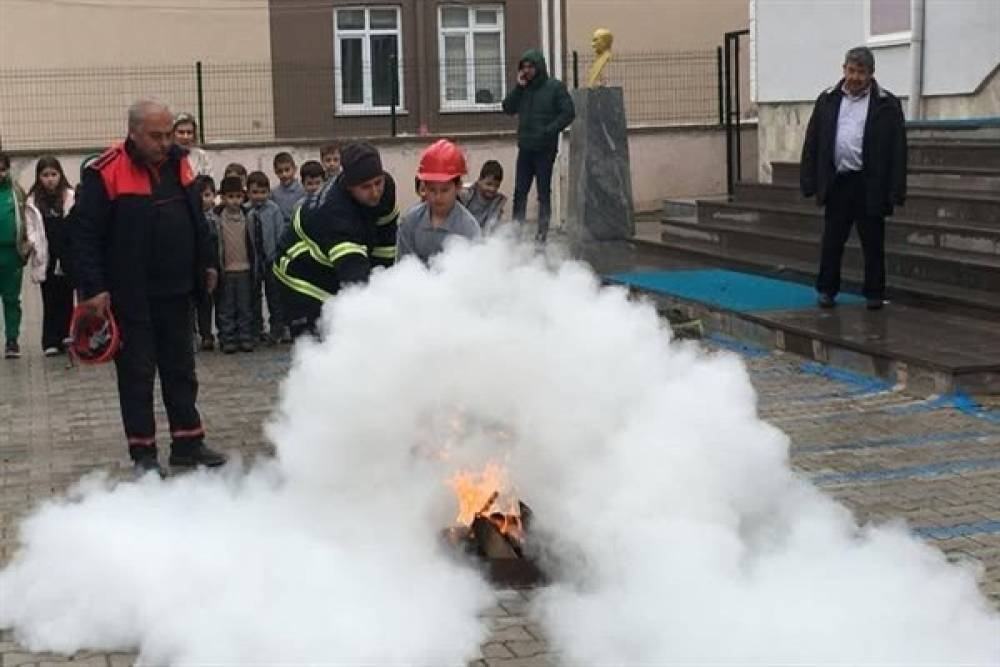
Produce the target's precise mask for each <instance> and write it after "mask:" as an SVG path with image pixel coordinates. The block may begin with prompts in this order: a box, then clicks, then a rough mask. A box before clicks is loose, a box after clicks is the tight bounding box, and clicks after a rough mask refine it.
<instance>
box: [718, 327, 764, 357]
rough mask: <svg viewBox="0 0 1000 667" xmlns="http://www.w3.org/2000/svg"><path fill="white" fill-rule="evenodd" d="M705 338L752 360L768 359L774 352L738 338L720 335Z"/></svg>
mask: <svg viewBox="0 0 1000 667" xmlns="http://www.w3.org/2000/svg"><path fill="white" fill-rule="evenodd" d="M705 338H706V339H707V340H709V341H711V342H712V343H713V344H714V345H716V346H718V347H721V348H723V349H726V350H729V351H730V352H735V353H737V354H740V355H742V356H744V357H749V358H751V359H758V358H760V357H766V356H768V355H770V354H771V352H772V350H765V349H764V348H762V347H760V346H758V345H754V344H753V343H748V342H746V341H742V340H739V339H738V338H732V337H730V336H725V335H723V334H720V333H710V334H709V335H708V336H706V337H705Z"/></svg>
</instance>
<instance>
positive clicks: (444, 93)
mask: <svg viewBox="0 0 1000 667" xmlns="http://www.w3.org/2000/svg"><path fill="white" fill-rule="evenodd" d="M445 9H464V10H466V11H467V12H468V13H469V24H468V26H466V27H464V28H445V27H444V10H445ZM477 10H479V11H482V10H487V11H495V12H496V13H497V23H496V25H482V26H480V25H478V24H477V23H476V11H477ZM437 19H438V31H437V32H438V88H440V91H439V98H440V104H439V109H440V111H441V113H467V112H493V111H501V110H502V109H503V106H502V100H503V95H504V93H505V92H506V91H505V90H504V89H503V87H504V86H505V85H506V72H507V44H506V41H507V23H506V16H505V15H504V6H503V5H497V4H488V3H487V4H481V5H478V4H477V5H454V4H443V5H438V16H437ZM498 31H499V33H500V86H501V89H500V96H501V100H500V101H497V102H494V103H492V104H477V103H476V101H475V99H476V97H475V96H476V68H475V59H474V57H473V56H474V54H475V44H474V42H475V39H474V35H475V34H476V33H480V34H494V33H496V32H498ZM447 35H465V37H466V40H465V60H466V63H472V65H473V66H472V67H468V68H466V73H465V75H466V90H467V91H468V93H469V94H470V95H471V96H472V99H471V101H470V100H469V99H465V100H462V101H454V100H449V99H448V87H447V79H446V71H445V69H446V67H445V65H446V62H445V45H444V39H445V37H446V36H447Z"/></svg>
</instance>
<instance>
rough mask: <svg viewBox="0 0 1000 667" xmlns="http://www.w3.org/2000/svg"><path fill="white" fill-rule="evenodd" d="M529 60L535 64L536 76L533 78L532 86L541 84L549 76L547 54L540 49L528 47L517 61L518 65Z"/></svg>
mask: <svg viewBox="0 0 1000 667" xmlns="http://www.w3.org/2000/svg"><path fill="white" fill-rule="evenodd" d="M525 62H529V63H531V64H532V65H534V66H535V78H534V79H532V80H531V86H530V87H531V88H534V87H536V86H540V85H542V84H543V83H545V80H546V79H548V78H549V68H548V65H546V64H545V56H544V55H542V52H541V51H539V50H538V49H528V50H527V51H525V52H524V53H523V54H521V59H520V60H518V61H517V64H518V67H520V66H521V65H522V64H523V63H525Z"/></svg>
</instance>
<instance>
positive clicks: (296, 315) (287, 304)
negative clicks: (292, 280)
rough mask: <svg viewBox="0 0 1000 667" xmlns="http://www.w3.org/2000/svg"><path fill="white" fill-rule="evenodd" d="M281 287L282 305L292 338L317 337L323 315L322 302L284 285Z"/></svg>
mask: <svg viewBox="0 0 1000 667" xmlns="http://www.w3.org/2000/svg"><path fill="white" fill-rule="evenodd" d="M280 287H281V303H282V305H283V306H284V309H285V318H286V321H287V322H288V329H289V332H290V333H291V335H292V338H299V337H300V336H307V335H309V336H315V335H316V334H317V322H318V321H319V317H320V315H321V314H322V313H323V304H322V302H320V301H317V300H316V299H314V298H312V297H311V296H306V295H305V294H301V293H299V292H296V291H295V290H293V289H291V288H290V287H288V286H287V285H285V284H284V283H281V284H280Z"/></svg>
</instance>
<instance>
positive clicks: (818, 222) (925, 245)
mask: <svg viewBox="0 0 1000 667" xmlns="http://www.w3.org/2000/svg"><path fill="white" fill-rule="evenodd" d="M700 214H701V215H700V217H699V218H697V219H698V220H700V221H703V222H706V223H713V222H717V221H722V222H729V223H738V224H741V225H758V224H762V223H763V224H767V225H770V226H773V227H775V228H781V229H786V230H789V231H791V232H798V231H802V230H813V231H815V232H816V233H817V234H819V233H820V232H821V230H822V229H823V216H822V212H821V211H820V210H819V209H817V208H815V207H813V208H803V207H799V206H789V205H781V204H756V203H754V204H748V203H745V202H734V203H724V202H711V203H707V202H706V203H704V204H702V205H701V209H700ZM886 242H887V243H889V244H894V245H899V246H907V247H912V248H913V249H917V250H930V249H935V248H937V249H940V250H943V251H949V252H961V253H970V255H971V256H972V257H975V256H979V255H984V256H987V257H990V256H992V257H1000V225H998V226H971V225H968V224H958V223H955V224H952V223H948V224H941V223H937V222H926V221H920V220H908V219H905V218H892V219H891V220H889V221H888V224H887V225H886Z"/></svg>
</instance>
